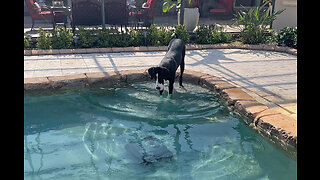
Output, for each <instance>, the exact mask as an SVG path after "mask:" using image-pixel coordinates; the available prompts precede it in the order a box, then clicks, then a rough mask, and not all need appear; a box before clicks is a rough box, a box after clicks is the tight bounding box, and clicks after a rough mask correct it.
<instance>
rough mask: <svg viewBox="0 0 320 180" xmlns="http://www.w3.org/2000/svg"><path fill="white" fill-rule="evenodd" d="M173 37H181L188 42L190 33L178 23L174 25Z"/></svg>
mask: <svg viewBox="0 0 320 180" xmlns="http://www.w3.org/2000/svg"><path fill="white" fill-rule="evenodd" d="M174 37H175V38H179V39H182V40H183V41H184V42H185V43H188V42H189V39H190V34H189V33H188V31H187V30H186V28H185V27H184V25H183V24H178V25H175V26H174Z"/></svg>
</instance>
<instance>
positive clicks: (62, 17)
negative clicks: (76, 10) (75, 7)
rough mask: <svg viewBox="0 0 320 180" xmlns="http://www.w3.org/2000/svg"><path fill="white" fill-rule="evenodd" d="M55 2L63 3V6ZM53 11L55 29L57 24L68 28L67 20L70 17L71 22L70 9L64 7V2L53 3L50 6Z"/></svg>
mask: <svg viewBox="0 0 320 180" xmlns="http://www.w3.org/2000/svg"><path fill="white" fill-rule="evenodd" d="M55 2H61V3H62V4H60V5H56V3H55ZM48 8H49V9H50V11H51V14H55V16H54V17H53V26H54V27H55V26H56V24H57V23H63V24H64V27H67V23H68V21H67V18H68V17H69V18H70V20H71V17H70V15H71V13H70V9H69V8H68V7H66V6H64V4H63V1H53V4H52V6H48Z"/></svg>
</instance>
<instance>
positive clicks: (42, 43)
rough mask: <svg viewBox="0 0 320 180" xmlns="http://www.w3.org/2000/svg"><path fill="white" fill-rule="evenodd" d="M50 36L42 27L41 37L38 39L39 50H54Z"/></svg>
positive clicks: (40, 29)
mask: <svg viewBox="0 0 320 180" xmlns="http://www.w3.org/2000/svg"><path fill="white" fill-rule="evenodd" d="M51 44H52V42H51V38H50V34H48V33H46V32H45V31H44V30H43V29H42V28H41V27H40V28H39V37H38V38H37V44H36V46H37V48H39V49H52V45H51Z"/></svg>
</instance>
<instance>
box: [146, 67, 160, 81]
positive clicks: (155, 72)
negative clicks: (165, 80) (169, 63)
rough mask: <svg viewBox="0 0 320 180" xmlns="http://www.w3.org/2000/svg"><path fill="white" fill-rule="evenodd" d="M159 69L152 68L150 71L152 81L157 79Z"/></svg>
mask: <svg viewBox="0 0 320 180" xmlns="http://www.w3.org/2000/svg"><path fill="white" fill-rule="evenodd" d="M158 71H159V69H158V67H151V68H149V69H148V73H149V75H150V78H151V79H156V75H157V73H158Z"/></svg>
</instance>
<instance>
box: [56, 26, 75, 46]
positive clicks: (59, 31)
mask: <svg viewBox="0 0 320 180" xmlns="http://www.w3.org/2000/svg"><path fill="white" fill-rule="evenodd" d="M72 43H73V33H72V32H71V30H70V29H67V28H65V27H58V26H56V28H55V30H54V31H53V33H52V48H53V49H70V48H72Z"/></svg>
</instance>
